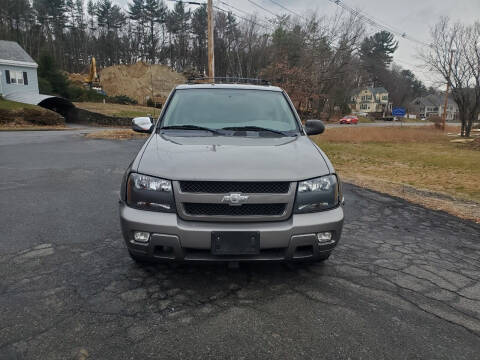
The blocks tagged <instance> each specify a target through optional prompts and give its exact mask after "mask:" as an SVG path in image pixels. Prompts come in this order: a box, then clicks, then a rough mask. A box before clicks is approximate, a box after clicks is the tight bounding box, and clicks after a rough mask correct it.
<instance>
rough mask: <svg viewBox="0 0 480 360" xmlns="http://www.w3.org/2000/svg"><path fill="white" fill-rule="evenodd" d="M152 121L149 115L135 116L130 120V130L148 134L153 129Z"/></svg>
mask: <svg viewBox="0 0 480 360" xmlns="http://www.w3.org/2000/svg"><path fill="white" fill-rule="evenodd" d="M153 126H154V125H153V123H152V120H150V118H149V117H147V116H145V117H136V118H134V119H133V120H132V130H133V131H136V132H139V133H147V134H150V133H151V132H152V130H153Z"/></svg>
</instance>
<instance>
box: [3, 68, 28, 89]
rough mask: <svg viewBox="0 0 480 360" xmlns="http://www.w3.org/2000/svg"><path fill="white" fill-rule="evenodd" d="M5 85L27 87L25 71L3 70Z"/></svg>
mask: <svg viewBox="0 0 480 360" xmlns="http://www.w3.org/2000/svg"><path fill="white" fill-rule="evenodd" d="M5 77H6V80H7V84H13V85H28V75H27V72H26V71H12V70H5Z"/></svg>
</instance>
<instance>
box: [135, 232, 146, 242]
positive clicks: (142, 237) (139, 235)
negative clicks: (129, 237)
mask: <svg viewBox="0 0 480 360" xmlns="http://www.w3.org/2000/svg"><path fill="white" fill-rule="evenodd" d="M148 239H150V233H148V232H146V231H135V232H134V233H133V240H135V241H137V242H140V243H147V242H148Z"/></svg>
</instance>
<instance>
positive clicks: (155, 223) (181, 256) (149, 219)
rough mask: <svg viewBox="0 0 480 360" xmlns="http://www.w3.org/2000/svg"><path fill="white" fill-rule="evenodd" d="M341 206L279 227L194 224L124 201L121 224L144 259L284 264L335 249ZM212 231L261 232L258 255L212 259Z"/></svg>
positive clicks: (133, 250)
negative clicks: (136, 234)
mask: <svg viewBox="0 0 480 360" xmlns="http://www.w3.org/2000/svg"><path fill="white" fill-rule="evenodd" d="M343 217H344V215H343V208H342V207H341V206H339V207H337V208H335V209H332V210H327V211H322V212H317V213H311V214H294V215H292V216H291V217H290V218H289V219H287V220H285V221H278V222H250V223H224V222H221V223H220V222H219V223H215V222H196V221H185V220H182V219H181V218H179V217H178V216H177V214H172V213H160V212H153V211H143V210H138V209H134V208H131V207H129V206H127V205H126V204H125V203H124V202H120V222H121V226H122V233H123V237H124V239H125V242H126V245H127V247H128V250H129V251H130V252H131V253H133V254H135V255H141V256H147V257H150V258H152V259H158V260H173V261H243V260H245V261H282V260H309V259H312V260H315V259H321V258H325V256H328V254H329V253H330V252H331V251H332V250H333V248H335V246H336V245H337V243H338V241H339V239H340V236H341V233H342V226H343ZM133 231H147V232H149V233H150V234H151V235H150V241H149V242H148V244H142V243H138V242H135V241H134V240H133ZM212 231H259V232H260V253H259V254H257V255H235V256H232V255H213V254H212V253H211V241H212V240H211V233H212ZM325 231H331V232H332V233H333V237H332V241H331V242H329V243H327V244H322V245H318V243H317V238H316V233H318V232H325Z"/></svg>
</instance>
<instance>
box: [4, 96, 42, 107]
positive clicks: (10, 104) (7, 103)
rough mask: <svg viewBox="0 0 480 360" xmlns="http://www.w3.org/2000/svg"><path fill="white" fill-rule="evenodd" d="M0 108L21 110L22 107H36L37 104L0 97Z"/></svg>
mask: <svg viewBox="0 0 480 360" xmlns="http://www.w3.org/2000/svg"><path fill="white" fill-rule="evenodd" d="M0 109H2V110H22V109H38V106H35V105H30V104H24V103H19V102H16V101H10V100H5V99H2V98H0Z"/></svg>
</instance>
